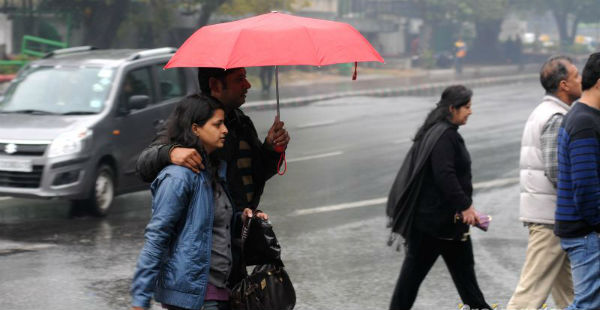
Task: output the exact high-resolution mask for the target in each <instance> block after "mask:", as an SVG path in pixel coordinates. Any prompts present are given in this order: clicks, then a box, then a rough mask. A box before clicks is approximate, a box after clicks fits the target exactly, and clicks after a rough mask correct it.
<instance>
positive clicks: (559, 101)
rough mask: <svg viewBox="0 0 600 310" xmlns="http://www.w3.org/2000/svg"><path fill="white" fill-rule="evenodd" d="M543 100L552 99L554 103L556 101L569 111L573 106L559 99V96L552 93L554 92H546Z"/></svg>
mask: <svg viewBox="0 0 600 310" xmlns="http://www.w3.org/2000/svg"><path fill="white" fill-rule="evenodd" d="M542 100H543V101H550V102H552V103H555V104H557V105H559V106H560V107H562V108H564V109H566V110H567V111H569V110H570V109H571V106H570V105H568V104H567V103H565V102H564V101H562V100H560V99H558V97H556V96H554V95H552V94H546V95H545V96H544V99H542Z"/></svg>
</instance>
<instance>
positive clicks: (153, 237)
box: [131, 95, 267, 310]
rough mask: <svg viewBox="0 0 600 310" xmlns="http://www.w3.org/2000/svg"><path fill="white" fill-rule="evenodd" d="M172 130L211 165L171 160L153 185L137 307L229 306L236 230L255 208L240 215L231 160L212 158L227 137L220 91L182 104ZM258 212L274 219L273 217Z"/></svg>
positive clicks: (137, 281) (134, 288) (175, 139)
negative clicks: (230, 183) (230, 178)
mask: <svg viewBox="0 0 600 310" xmlns="http://www.w3.org/2000/svg"><path fill="white" fill-rule="evenodd" d="M173 113H174V118H173V120H174V121H173V122H171V123H169V124H168V128H167V132H168V136H169V139H170V140H171V143H175V144H177V145H180V146H183V147H195V148H196V149H197V150H198V152H199V153H200V154H202V159H203V163H204V166H205V167H206V169H204V170H202V171H200V172H199V173H195V172H193V171H192V170H190V169H187V168H184V167H181V166H177V165H170V166H167V167H165V168H164V169H163V170H162V171H161V172H160V173H159V175H158V176H157V177H156V179H155V180H154V182H152V185H151V187H150V189H151V192H152V218H151V219H150V222H149V223H148V226H147V227H146V231H145V239H146V241H145V244H144V247H143V248H142V251H141V253H140V256H139V258H138V262H137V267H136V271H135V274H134V278H133V285H132V289H131V293H132V297H133V303H132V304H133V309H144V308H149V307H150V300H151V298H152V297H154V299H155V300H156V301H157V302H160V303H162V305H163V307H164V308H167V309H172V310H179V309H201V308H202V309H227V308H229V303H228V299H229V289H228V287H231V285H232V284H235V283H229V282H228V279H229V276H230V274H231V272H232V269H233V268H237V267H238V266H233V265H234V264H233V261H234V260H233V255H232V252H231V241H232V235H233V233H232V230H234V228H238V227H241V220H242V217H244V218H245V217H247V216H252V211H251V210H250V209H244V211H243V212H242V213H237V214H236V213H234V212H235V211H234V210H235V208H233V206H232V204H231V199H230V197H229V194H228V192H227V189H226V184H225V172H226V169H227V167H226V165H225V162H223V161H220V162H219V161H217V160H215V159H214V158H213V156H211V154H212V153H213V151H215V150H216V149H219V148H221V147H223V143H224V141H225V137H226V135H227V127H226V126H225V124H224V111H223V109H222V107H221V106H220V104H219V103H218V102H217V101H216V100H215V99H213V98H212V97H208V96H204V95H191V96H188V97H186V98H184V99H183V100H182V101H181V102H180V103H179V105H178V106H177V108H176V109H175V111H174V112H173ZM257 216H259V217H261V218H263V219H267V215H266V214H264V213H260V214H258V215H257Z"/></svg>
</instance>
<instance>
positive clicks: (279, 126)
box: [266, 119, 290, 147]
mask: <svg viewBox="0 0 600 310" xmlns="http://www.w3.org/2000/svg"><path fill="white" fill-rule="evenodd" d="M284 125H285V124H284V123H283V122H282V121H280V120H277V119H276V120H275V122H273V126H271V129H269V133H268V134H267V139H266V140H267V143H268V144H270V145H271V146H272V147H275V146H283V147H287V145H288V143H289V142H290V135H289V134H288V132H287V130H286V129H285V128H284V127H283V126H284Z"/></svg>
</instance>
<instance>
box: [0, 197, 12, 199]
mask: <svg viewBox="0 0 600 310" xmlns="http://www.w3.org/2000/svg"><path fill="white" fill-rule="evenodd" d="M9 199H12V197H0V200H9Z"/></svg>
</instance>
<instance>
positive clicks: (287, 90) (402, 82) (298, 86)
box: [243, 64, 539, 110]
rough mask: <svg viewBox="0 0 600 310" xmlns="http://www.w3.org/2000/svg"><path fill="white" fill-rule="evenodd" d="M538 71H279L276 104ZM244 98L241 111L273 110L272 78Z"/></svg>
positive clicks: (508, 78) (513, 78) (516, 77)
mask: <svg viewBox="0 0 600 310" xmlns="http://www.w3.org/2000/svg"><path fill="white" fill-rule="evenodd" d="M538 70H539V64H528V65H526V66H525V67H524V68H523V70H521V71H519V70H518V67H517V66H516V65H502V66H469V67H465V68H464V72H463V74H462V75H460V76H457V75H456V74H455V72H454V69H436V70H429V71H427V70H420V69H411V70H393V69H390V70H384V69H381V70H379V71H381V73H377V72H378V71H377V70H374V69H370V68H364V69H363V68H360V67H359V68H358V78H357V80H356V81H352V76H351V74H350V75H348V76H347V77H344V76H334V75H325V76H323V77H320V76H318V75H317V76H315V75H314V74H312V75H311V76H310V79H306V77H304V79H303V78H302V76H298V77H296V78H300V80H296V81H294V82H290V80H291V79H293V77H292V78H290V77H288V76H285V75H288V74H294V73H293V72H285V73H280V82H279V103H280V105H281V106H298V105H305V104H308V103H310V102H314V101H319V100H328V99H333V98H339V97H347V96H402V95H415V96H418V95H434V94H438V93H441V91H442V90H443V89H444V88H445V87H447V86H449V85H452V84H464V85H466V86H469V87H478V86H484V85H494V84H506V83H514V82H518V81H524V80H531V79H537V78H538V76H539V74H538V72H537V71H538ZM361 71H362V72H363V74H361ZM364 71H367V72H364ZM246 101H247V102H246V104H244V105H243V109H244V110H257V109H259V110H262V109H274V108H275V105H276V100H275V81H273V84H272V88H271V92H270V93H269V94H263V93H261V91H260V83H258V85H254V86H253V88H251V89H250V90H249V91H248V95H247V99H246Z"/></svg>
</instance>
